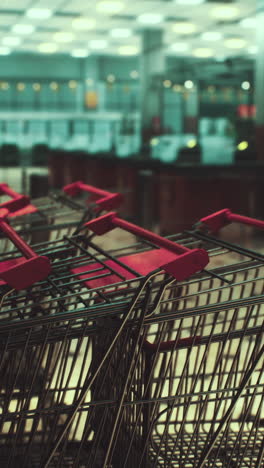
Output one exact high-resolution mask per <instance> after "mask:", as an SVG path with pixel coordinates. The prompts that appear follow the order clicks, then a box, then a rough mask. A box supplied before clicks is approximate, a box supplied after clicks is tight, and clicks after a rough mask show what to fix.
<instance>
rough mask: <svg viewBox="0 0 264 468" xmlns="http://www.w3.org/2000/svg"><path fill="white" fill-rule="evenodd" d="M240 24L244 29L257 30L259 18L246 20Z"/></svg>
mask: <svg viewBox="0 0 264 468" xmlns="http://www.w3.org/2000/svg"><path fill="white" fill-rule="evenodd" d="M239 24H240V26H242V28H248V29H255V28H256V27H257V18H256V17H251V18H244V19H242V20H241V21H240V23H239Z"/></svg>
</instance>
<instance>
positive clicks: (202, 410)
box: [87, 210, 264, 468]
mask: <svg viewBox="0 0 264 468" xmlns="http://www.w3.org/2000/svg"><path fill="white" fill-rule="evenodd" d="M232 221H237V222H243V223H245V224H249V225H251V226H255V227H260V228H262V229H263V228H264V222H262V221H259V220H254V219H251V218H247V217H242V216H238V215H235V214H233V213H231V212H230V210H223V211H221V212H219V213H215V214H214V215H211V216H209V217H207V218H204V219H203V220H201V223H200V224H199V226H200V227H201V228H202V229H201V230H198V231H197V230H196V229H195V230H193V231H190V232H186V233H183V234H182V235H180V236H178V237H176V239H177V242H180V244H183V245H185V246H186V245H187V246H192V248H194V247H195V246H197V247H198V246H199V247H200V248H202V247H204V248H206V250H207V251H208V253H209V254H210V263H209V267H210V269H209V270H206V269H203V271H202V272H201V273H199V274H197V275H196V277H192V278H190V277H189V275H186V276H185V278H178V281H177V282H175V281H174V282H172V283H171V284H170V285H168V286H167V289H166V294H163V296H162V299H161V300H160V302H159V305H158V306H157V304H156V307H155V308H154V309H152V310H151V308H148V310H147V312H146V314H145V318H144V322H145V327H144V329H143V332H142V335H141V338H142V339H141V341H140V344H139V346H138V349H137V353H136V356H135V359H134V363H133V367H132V368H130V374H129V380H128V384H127V387H126V393H125V395H124V397H123V401H122V408H120V414H122V417H121V416H120V414H119V420H118V421H117V420H115V426H114V430H113V426H112V425H110V427H109V428H108V427H103V429H102V432H101V438H102V440H105V439H107V437H106V436H108V437H109V439H107V440H110V445H108V446H106V456H105V459H104V463H103V464H102V466H104V467H106V466H113V467H133V466H141V467H155V466H161V467H192V468H194V467H197V468H198V467H199V468H202V467H218V466H219V467H231V468H234V467H236V468H237V467H249V466H250V467H261V466H263V462H264V437H263V435H264V424H263V421H264V393H263V386H264V374H263V364H264V361H263V358H264V343H263V336H264V335H263V332H264V314H263V312H264V307H263V302H264V296H263V289H264V288H263V286H264V283H263V279H264V268H263V260H264V256H263V255H261V254H258V253H255V252H253V251H250V250H249V249H243V248H242V247H238V246H236V245H233V244H231V243H228V242H226V241H223V240H221V239H217V238H215V237H214V236H212V235H210V234H208V233H207V232H204V231H207V230H208V229H209V230H213V231H214V232H216V231H218V230H219V229H220V228H221V227H223V226H224V225H226V224H228V223H230V222H232ZM88 225H89V227H90V228H91V229H92V230H93V231H94V232H96V234H99V235H102V234H103V233H104V232H106V231H108V230H110V229H113V228H115V227H117V226H118V227H123V228H126V229H129V230H131V231H132V232H134V234H141V235H144V236H145V235H146V233H145V232H144V231H142V230H141V231H140V230H138V229H137V228H135V227H134V226H132V225H130V224H129V223H126V222H124V221H123V220H120V219H119V218H118V217H117V216H116V215H115V214H113V213H112V214H111V213H110V214H108V215H106V216H104V217H102V218H101V219H100V218H99V219H97V220H94V221H91V222H90V223H88ZM204 228H206V229H204ZM148 240H153V236H151V237H150V236H148ZM152 255H153V253H151V257H152ZM132 257H133V255H132ZM141 258H142V257H141ZM143 258H144V257H143ZM138 260H139V259H138V257H137V256H136V257H134V261H133V262H131V257H130V258H129V256H127V257H122V261H123V262H125V263H129V264H130V266H131V265H137V264H138ZM140 267H142V268H144V267H145V265H144V264H143V265H142V264H141V263H140ZM176 277H177V275H176ZM100 283H101V284H102V280H100ZM100 283H97V286H98V285H99V284H100ZM99 344H100V343H97V345H98V346H97V353H98V350H99V349H100V346H99ZM102 349H103V350H104V346H102ZM103 352H104V351H103ZM97 356H98V359H100V355H98V354H97ZM116 359H117V362H116V363H115V364H116V367H118V366H120V367H121V364H120V360H121V361H122V362H123V360H124V361H125V360H126V356H124V354H123V353H122V352H120V353H119V354H118V356H117V357H116ZM116 377H117V373H116V374H114V377H112V379H111V380H110V381H108V382H107V381H106V380H105V381H104V388H103V390H102V393H97V392H96V391H95V393H94V395H93V399H94V400H95V401H97V402H98V401H100V402H101V405H102V406H103V410H102V411H101V412H100V413H98V414H99V416H100V418H99V420H100V421H102V420H103V419H104V418H107V417H109V412H110V411H111V410H110V407H111V404H113V401H115V395H114V392H115V387H116V386H118V385H120V384H121V382H122V374H120V375H118V377H119V378H116ZM112 387H114V388H112ZM100 390H101V389H100ZM106 415H107V416H106ZM108 429H109V430H108ZM111 464H112V465H111ZM87 466H89V465H87Z"/></svg>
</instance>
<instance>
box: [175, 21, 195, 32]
mask: <svg viewBox="0 0 264 468" xmlns="http://www.w3.org/2000/svg"><path fill="white" fill-rule="evenodd" d="M196 30H197V27H196V25H195V24H194V23H190V22H188V21H179V22H178V23H175V24H174V25H173V26H172V31H173V32H175V33H177V34H193V33H194V32H195V31H196Z"/></svg>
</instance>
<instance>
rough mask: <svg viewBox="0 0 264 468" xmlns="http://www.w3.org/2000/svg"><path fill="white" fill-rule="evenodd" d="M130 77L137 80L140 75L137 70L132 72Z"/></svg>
mask: <svg viewBox="0 0 264 468" xmlns="http://www.w3.org/2000/svg"><path fill="white" fill-rule="evenodd" d="M130 76H131V78H133V80H136V79H137V78H138V77H139V73H138V71H137V70H131V72H130Z"/></svg>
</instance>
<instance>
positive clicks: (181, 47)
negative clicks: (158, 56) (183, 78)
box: [168, 42, 190, 53]
mask: <svg viewBox="0 0 264 468" xmlns="http://www.w3.org/2000/svg"><path fill="white" fill-rule="evenodd" d="M189 49H190V46H189V44H187V43H186V42H175V43H174V44H170V45H169V49H168V50H169V51H170V52H177V53H184V52H187V51H188V50H189Z"/></svg>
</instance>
